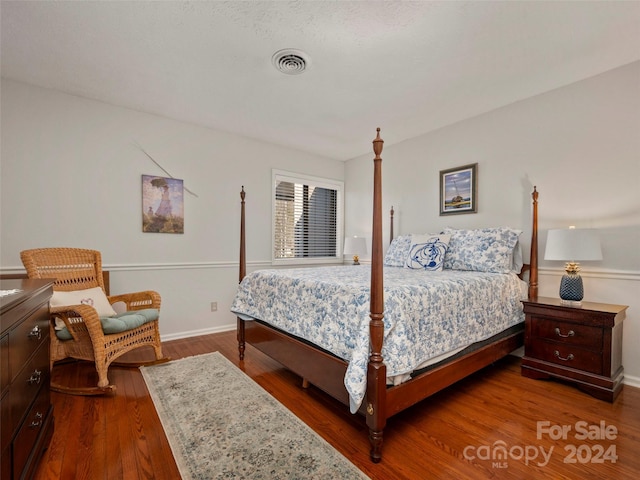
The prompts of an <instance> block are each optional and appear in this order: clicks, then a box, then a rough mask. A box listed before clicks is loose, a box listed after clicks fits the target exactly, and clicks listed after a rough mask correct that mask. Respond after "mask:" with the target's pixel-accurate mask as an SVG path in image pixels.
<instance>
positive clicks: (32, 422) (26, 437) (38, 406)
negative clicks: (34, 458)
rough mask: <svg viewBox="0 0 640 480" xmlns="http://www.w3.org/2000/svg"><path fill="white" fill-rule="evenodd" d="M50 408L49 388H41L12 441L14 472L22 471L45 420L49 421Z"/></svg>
mask: <svg viewBox="0 0 640 480" xmlns="http://www.w3.org/2000/svg"><path fill="white" fill-rule="evenodd" d="M50 408H51V402H50V399H49V389H48V388H46V387H45V388H41V389H40V393H39V394H38V397H37V398H36V401H35V403H34V404H33V406H32V407H31V409H30V410H29V413H28V414H27V416H26V418H25V420H24V423H23V424H22V427H21V428H20V430H19V431H18V434H17V435H16V438H15V440H14V442H13V469H14V471H15V472H22V471H23V470H24V468H25V466H26V465H27V460H28V459H29V455H31V452H32V451H33V447H34V446H35V445H36V442H37V440H38V437H39V436H40V434H41V433H42V431H43V427H44V426H45V422H47V421H50V419H49V416H50V414H51V412H50V411H49V410H50Z"/></svg>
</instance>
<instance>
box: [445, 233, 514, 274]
mask: <svg viewBox="0 0 640 480" xmlns="http://www.w3.org/2000/svg"><path fill="white" fill-rule="evenodd" d="M444 233H448V234H450V235H451V239H450V240H449V250H448V251H447V255H446V257H445V260H444V268H446V269H451V270H471V271H476V272H494V273H508V272H510V271H512V268H513V266H512V265H513V254H514V248H515V246H516V244H517V243H518V237H519V236H520V234H521V233H522V232H521V231H520V230H514V229H512V228H509V227H496V228H482V229H476V230H455V229H451V228H445V230H444Z"/></svg>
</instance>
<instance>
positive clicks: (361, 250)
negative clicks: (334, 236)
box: [344, 237, 367, 265]
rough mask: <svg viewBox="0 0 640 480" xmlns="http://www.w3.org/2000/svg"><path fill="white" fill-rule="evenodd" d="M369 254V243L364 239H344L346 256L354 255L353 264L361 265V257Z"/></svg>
mask: <svg viewBox="0 0 640 480" xmlns="http://www.w3.org/2000/svg"><path fill="white" fill-rule="evenodd" d="M365 253H367V242H366V240H365V239H364V237H347V238H345V239H344V254H345V255H353V264H354V265H360V255H364V254H365Z"/></svg>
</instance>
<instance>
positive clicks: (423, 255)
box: [404, 234, 451, 272]
mask: <svg viewBox="0 0 640 480" xmlns="http://www.w3.org/2000/svg"><path fill="white" fill-rule="evenodd" d="M450 237H451V235H445V234H442V235H412V236H411V248H410V249H409V254H408V255H407V259H406V261H405V264H404V266H405V267H406V268H413V269H415V270H429V271H432V272H439V271H441V270H442V266H443V265H444V259H445V254H446V253H447V247H448V245H449V238H450Z"/></svg>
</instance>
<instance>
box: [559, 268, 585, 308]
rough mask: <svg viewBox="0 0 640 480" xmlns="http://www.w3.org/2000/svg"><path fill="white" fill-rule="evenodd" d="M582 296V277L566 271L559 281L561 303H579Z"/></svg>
mask: <svg viewBox="0 0 640 480" xmlns="http://www.w3.org/2000/svg"><path fill="white" fill-rule="evenodd" d="M583 298H584V287H583V286H582V277H581V276H580V275H578V274H577V273H567V274H565V275H563V276H562V280H561V281H560V299H561V300H562V301H563V303H567V304H570V305H580V304H581V303H582V299H583Z"/></svg>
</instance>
